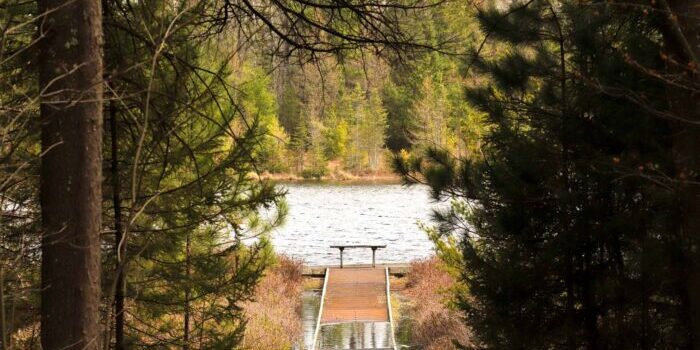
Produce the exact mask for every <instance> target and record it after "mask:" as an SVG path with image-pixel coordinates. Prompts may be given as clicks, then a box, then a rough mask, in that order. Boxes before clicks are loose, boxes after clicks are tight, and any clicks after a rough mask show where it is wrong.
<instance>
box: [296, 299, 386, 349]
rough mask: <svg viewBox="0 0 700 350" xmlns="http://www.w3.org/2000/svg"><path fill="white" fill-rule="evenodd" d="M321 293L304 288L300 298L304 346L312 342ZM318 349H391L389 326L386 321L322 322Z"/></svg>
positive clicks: (306, 346)
mask: <svg viewBox="0 0 700 350" xmlns="http://www.w3.org/2000/svg"><path fill="white" fill-rule="evenodd" d="M320 302H321V293H320V292H318V291H306V292H304V295H303V299H302V310H301V317H302V327H303V330H304V345H303V348H304V349H310V348H311V345H312V343H313V338H314V331H315V328H316V319H317V317H318V308H319V304H320ZM317 345H318V347H317V349H318V350H331V349H333V350H336V349H391V348H392V347H391V326H390V325H389V323H388V322H362V323H343V324H333V325H325V326H321V330H320V333H319V342H318V344H317Z"/></svg>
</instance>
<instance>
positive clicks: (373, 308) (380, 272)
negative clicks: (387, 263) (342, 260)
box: [321, 268, 389, 324]
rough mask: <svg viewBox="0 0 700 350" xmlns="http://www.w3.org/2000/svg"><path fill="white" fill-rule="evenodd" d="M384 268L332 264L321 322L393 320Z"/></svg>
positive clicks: (329, 270)
mask: <svg viewBox="0 0 700 350" xmlns="http://www.w3.org/2000/svg"><path fill="white" fill-rule="evenodd" d="M386 295H387V294H386V275H385V269H383V268H343V269H340V268H331V269H328V285H327V290H326V296H325V299H324V305H323V311H322V315H321V324H332V323H343V322H389V312H388V309H387V297H386Z"/></svg>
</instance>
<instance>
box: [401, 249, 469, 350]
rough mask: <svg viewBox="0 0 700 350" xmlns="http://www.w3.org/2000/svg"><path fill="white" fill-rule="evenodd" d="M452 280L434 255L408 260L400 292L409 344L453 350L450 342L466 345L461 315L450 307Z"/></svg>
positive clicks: (464, 326)
mask: <svg viewBox="0 0 700 350" xmlns="http://www.w3.org/2000/svg"><path fill="white" fill-rule="evenodd" d="M456 283H457V282H456V281H455V279H454V277H452V276H451V275H450V274H449V273H448V272H447V271H446V270H445V268H444V267H443V266H442V263H441V262H440V261H439V259H437V258H431V259H427V260H420V261H416V262H413V263H411V272H410V273H409V274H408V275H407V276H406V283H405V288H404V289H403V290H402V291H401V294H402V295H403V296H404V297H405V299H406V300H407V303H408V305H407V306H408V307H407V308H405V310H406V311H404V312H405V313H406V315H405V317H407V318H408V319H409V320H410V322H409V323H408V324H409V328H410V329H409V334H410V342H411V346H412V347H415V348H418V349H424V350H456V349H457V348H456V347H455V345H454V343H453V341H457V342H459V343H460V344H469V343H470V342H469V329H468V328H467V327H466V325H465V324H464V318H463V314H462V313H461V312H460V311H459V310H455V309H454V308H452V307H451V306H450V301H451V293H450V292H451V290H452V289H453V288H454V287H455V285H456Z"/></svg>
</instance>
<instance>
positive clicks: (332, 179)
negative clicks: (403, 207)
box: [260, 173, 403, 185]
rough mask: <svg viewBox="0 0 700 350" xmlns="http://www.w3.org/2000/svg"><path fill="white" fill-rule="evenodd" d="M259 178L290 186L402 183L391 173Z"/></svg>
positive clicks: (278, 175) (267, 176)
mask: <svg viewBox="0 0 700 350" xmlns="http://www.w3.org/2000/svg"><path fill="white" fill-rule="evenodd" d="M260 178H261V179H263V180H269V181H273V182H276V183H281V184H285V183H290V184H343V185H357V184H359V185H363V184H378V185H400V184H402V183H403V181H402V180H401V177H400V176H398V175H395V174H393V173H388V174H387V173H381V174H371V175H350V174H343V176H333V175H331V176H323V177H321V178H318V179H313V178H304V177H301V176H299V175H295V174H291V173H284V174H272V173H265V174H261V175H260Z"/></svg>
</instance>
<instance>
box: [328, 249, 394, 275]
mask: <svg viewBox="0 0 700 350" xmlns="http://www.w3.org/2000/svg"><path fill="white" fill-rule="evenodd" d="M331 248H337V249H338V250H340V268H341V269H342V268H343V250H345V249H346V248H370V249H372V267H375V263H374V261H375V260H374V259H375V255H376V253H377V249H384V248H386V244H383V245H372V244H359V245H332V246H331Z"/></svg>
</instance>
